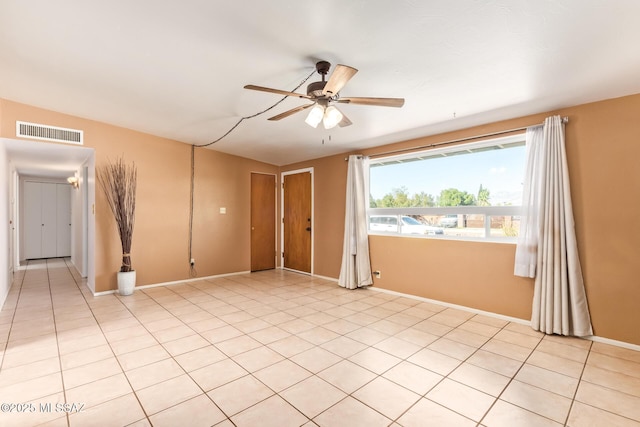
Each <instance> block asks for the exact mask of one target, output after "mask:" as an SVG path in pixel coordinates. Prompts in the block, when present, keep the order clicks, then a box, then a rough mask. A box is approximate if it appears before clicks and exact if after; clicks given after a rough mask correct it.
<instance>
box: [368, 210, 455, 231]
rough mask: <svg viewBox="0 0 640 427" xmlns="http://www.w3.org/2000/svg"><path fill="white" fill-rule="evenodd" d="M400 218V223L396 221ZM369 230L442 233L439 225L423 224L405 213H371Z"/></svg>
mask: <svg viewBox="0 0 640 427" xmlns="http://www.w3.org/2000/svg"><path fill="white" fill-rule="evenodd" d="M398 218H400V223H398ZM369 230H371V231H383V232H387V233H400V234H423V235H424V234H426V235H431V236H435V235H438V234H444V230H443V229H442V228H441V227H434V226H432V225H427V224H423V223H421V222H420V221H418V220H417V219H415V218H412V217H410V216H406V215H371V217H370V218H369Z"/></svg>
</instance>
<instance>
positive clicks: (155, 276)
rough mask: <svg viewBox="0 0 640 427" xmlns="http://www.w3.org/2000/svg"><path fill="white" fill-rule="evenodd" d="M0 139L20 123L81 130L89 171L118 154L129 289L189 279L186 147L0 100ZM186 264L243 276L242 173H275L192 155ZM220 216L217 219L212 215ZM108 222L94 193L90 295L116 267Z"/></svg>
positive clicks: (203, 271) (243, 162)
mask: <svg viewBox="0 0 640 427" xmlns="http://www.w3.org/2000/svg"><path fill="white" fill-rule="evenodd" d="M0 106H1V110H0V111H2V116H0V129H2V133H0V136H2V137H6V138H15V121H16V120H23V121H28V122H34V123H42V124H47V125H52V126H60V127H67V128H72V129H82V130H84V139H85V146H86V147H90V148H95V150H96V165H97V166H98V167H99V166H100V165H101V164H103V162H104V161H105V159H106V158H110V159H115V158H116V157H117V156H120V155H122V154H124V156H125V160H126V161H133V162H135V163H136V165H137V167H138V189H137V192H138V194H137V202H136V210H137V211H136V225H135V230H134V235H133V243H132V250H131V255H132V264H133V267H134V268H135V270H136V271H137V284H138V285H146V284H155V283H162V282H170V281H176V280H183V279H188V278H189V254H188V241H189V239H188V237H189V233H188V228H189V182H190V155H191V154H190V150H191V147H190V146H189V145H187V144H183V143H180V142H177V141H172V140H168V139H164V138H158V137H155V136H151V135H147V134H143V133H140V132H134V131H131V130H128V129H123V128H119V127H115V126H110V125H106V124H103V123H98V122H95V121H91V120H85V119H81V118H78V117H72V116H68V115H64V114H59V113H55V112H51V111H47V110H43V109H39V108H35V107H31V106H27V105H23V104H18V103H14V102H10V101H6V100H0ZM195 170H196V175H195V176H196V181H195V182H196V185H195V210H194V233H193V235H194V240H193V254H192V256H193V258H195V259H196V269H197V272H198V276H200V277H202V276H208V275H215V274H223V273H233V272H237V271H246V270H249V269H250V259H249V254H250V250H249V249H250V241H249V238H250V236H249V220H248V218H249V211H250V197H249V196H250V193H249V192H250V180H249V178H250V173H251V171H260V172H268V173H277V171H278V168H277V167H275V166H272V165H267V164H264V163H260V162H256V161H252V160H247V159H244V158H240V157H236V156H229V155H226V154H222V153H217V152H213V151H211V150H206V149H196V169H195ZM220 207H226V208H227V214H226V215H220V214H219V213H218V212H219V208H220ZM120 261H121V255H120V243H119V240H118V236H117V231H116V229H115V222H114V220H113V218H112V215H111V212H110V211H109V210H108V207H107V205H106V201H105V199H104V196H103V194H102V192H101V191H100V190H99V189H96V248H95V262H96V291H98V292H100V291H105V290H109V289H115V287H116V284H115V276H116V271H117V270H118V269H119V267H120Z"/></svg>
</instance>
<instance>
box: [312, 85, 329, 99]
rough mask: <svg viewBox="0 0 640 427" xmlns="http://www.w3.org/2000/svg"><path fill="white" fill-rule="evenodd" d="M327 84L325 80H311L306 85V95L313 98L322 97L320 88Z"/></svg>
mask: <svg viewBox="0 0 640 427" xmlns="http://www.w3.org/2000/svg"><path fill="white" fill-rule="evenodd" d="M326 85H327V82H325V81H321V82H313V83H310V84H309V85H308V86H307V95H309V96H312V97H314V98H320V97H322V96H323V95H322V89H324V87H325V86H326Z"/></svg>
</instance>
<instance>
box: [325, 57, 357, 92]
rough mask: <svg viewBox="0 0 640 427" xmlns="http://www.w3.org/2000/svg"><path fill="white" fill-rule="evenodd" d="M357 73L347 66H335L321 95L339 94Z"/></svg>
mask: <svg viewBox="0 0 640 427" xmlns="http://www.w3.org/2000/svg"><path fill="white" fill-rule="evenodd" d="M357 72H358V70H356V69H355V68H353V67H349V66H348V65H342V64H338V65H336V68H335V69H334V70H333V73H331V77H329V81H328V82H327V84H326V85H325V87H324V89H322V94H323V95H327V96H334V95H335V94H337V93H338V92H340V89H342V88H343V87H344V85H346V84H347V82H348V81H349V80H351V77H353V76H354V75H355V74H356V73H357Z"/></svg>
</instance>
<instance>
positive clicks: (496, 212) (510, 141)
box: [366, 133, 525, 244]
mask: <svg viewBox="0 0 640 427" xmlns="http://www.w3.org/2000/svg"><path fill="white" fill-rule="evenodd" d="M514 144H517V145H524V144H525V133H519V134H517V135H510V136H506V137H500V138H491V139H486V140H483V141H479V142H470V143H465V144H457V145H454V146H448V147H442V148H432V149H429V150H418V151H412V152H410V153H404V154H399V155H390V156H384V157H379V158H375V159H370V160H369V168H371V167H376V166H375V165H384V164H395V163H399V162H400V163H402V162H404V161H415V160H426V159H427V158H432V157H444V156H447V154H449V153H457V152H460V151H468V152H469V153H473V152H474V151H476V152H481V151H485V150H486V149H488V148H489V147H495V146H500V145H508V146H513V145H514ZM501 148H504V147H501ZM507 148H508V147H507ZM522 167H523V169H524V168H525V165H522ZM369 185H370V182H368V183H367V188H369ZM366 203H367V209H366V215H367V231H368V234H369V235H383V236H397V237H409V238H419V239H424V238H428V239H444V240H463V241H477V242H492V243H509V244H515V243H516V242H517V239H518V238H517V237H509V236H505V237H491V234H490V232H491V217H495V216H512V217H514V216H515V217H517V216H521V215H522V206H521V205H520V206H515V205H513V206H447V207H401V208H371V207H369V199H368V198H367V202H366ZM372 215H407V216H412V215H429V216H440V215H483V216H484V237H479V236H451V235H446V234H441V235H428V234H425V235H415V234H413V235H409V234H401V233H400V232H386V231H375V230H371V229H370V221H369V218H370V217H371V216H372Z"/></svg>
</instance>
